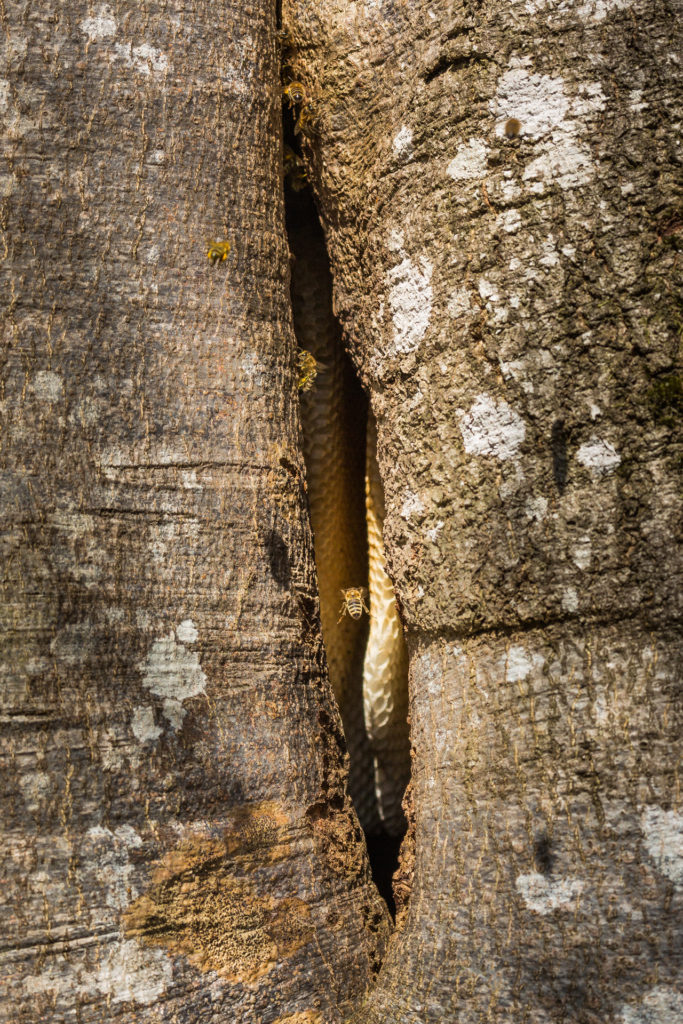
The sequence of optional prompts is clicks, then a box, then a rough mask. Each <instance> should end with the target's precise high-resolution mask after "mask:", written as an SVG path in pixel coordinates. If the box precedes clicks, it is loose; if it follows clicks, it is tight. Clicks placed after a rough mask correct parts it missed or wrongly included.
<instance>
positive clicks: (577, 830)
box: [284, 0, 683, 1024]
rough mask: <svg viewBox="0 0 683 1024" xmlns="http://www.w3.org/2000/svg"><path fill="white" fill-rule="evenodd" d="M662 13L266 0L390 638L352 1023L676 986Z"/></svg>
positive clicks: (676, 653) (493, 1013)
mask: <svg viewBox="0 0 683 1024" xmlns="http://www.w3.org/2000/svg"><path fill="white" fill-rule="evenodd" d="M680 13H681V11H680V5H677V4H666V3H665V4H661V3H653V2H635V3H630V2H629V0H605V2H597V0H596V2H588V3H583V2H579V0H577V2H575V3H574V2H569V3H562V4H557V3H551V2H545V0H535V2H531V3H524V2H521V0H520V2H513V3H509V2H507V0H506V2H502V0H487V2H483V3H478V4H470V3H464V2H463V3H454V2H449V0H434V2H432V3H429V4H422V3H416V2H410V0H407V2H403V3H396V2H390V0H376V2H370V0H367V2H360V0H359V2H357V3H352V4H348V3H342V2H340V0H316V2H315V3H314V2H312V0H288V2H287V3H286V4H285V8H284V15H285V24H286V26H287V28H288V30H289V33H290V45H291V55H290V60H291V63H292V74H293V75H294V76H295V77H296V78H297V80H300V81H301V83H302V85H303V88H304V91H305V95H306V108H307V126H308V130H307V131H306V132H304V142H303V152H304V156H305V158H306V159H307V161H308V165H309V177H310V178H311V180H312V181H313V184H314V188H315V192H316V196H317V201H318V203H319V207H320V210H321V214H322V218H323V222H324V227H325V231H326V236H327V243H328V249H329V252H330V256H331V261H332V268H333V275H334V282H335V287H334V302H335V310H336V312H337V314H338V316H339V318H340V320H341V322H342V326H343V329H344V335H345V339H346V343H347V345H348V347H349V349H350V351H351V352H352V354H353V356H354V359H355V362H356V365H357V368H358V371H359V373H360V375H361V378H362V381H363V383H364V385H365V387H366V389H367V391H368V393H369V395H370V397H371V404H372V409H373V412H374V414H375V416H376V418H377V422H378V436H379V448H378V454H379V462H380V467H381V470H382V475H383V479H384V485H385V493H386V505H387V513H386V521H385V543H386V549H387V556H388V561H389V567H390V571H391V574H392V576H393V579H394V582H395V586H396V590H397V596H398V599H399V601H400V605H401V608H402V614H403V619H404V624H405V626H406V628H407V632H408V642H409V648H410V654H411V722H412V742H413V748H414V768H413V790H414V792H413V796H414V805H415V843H416V849H415V871H414V880H413V893H412V899H411V904H410V908H409V911H408V916H407V919H406V922H405V925H404V927H403V929H402V930H401V932H400V934H398V935H397V936H396V938H395V940H394V941H393V942H392V944H391V946H390V950H389V954H388V957H387V959H386V961H385V963H384V965H383V968H382V972H381V974H380V978H379V981H378V985H377V986H376V988H375V989H373V991H372V992H371V993H370V995H369V996H368V998H367V1000H366V1002H365V1003H364V1005H363V1007H362V1009H361V1010H360V1011H359V1012H358V1014H357V1016H355V1017H354V1021H358V1022H361V1021H362V1022H363V1024H379V1022H384V1021H387V1022H389V1021H391V1022H393V1024H396V1022H400V1024H408V1022H411V1024H417V1022H420V1024H427V1022H437V1021H438V1022H443V1021H451V1020H452V1021H456V1020H457V1021H459V1022H463V1024H464V1022H468V1024H469V1022H475V1021H484V1020H487V1021H506V1022H508V1021H512V1020H514V1021H519V1022H522V1021H533V1022H538V1024H547V1022H550V1021H559V1020H562V1021H576V1022H594V1021H595V1022H598V1021H600V1022H603V1021H614V1022H617V1021H619V1022H630V1021H638V1022H641V1021H642V1022H645V1021H657V1022H658V1024H674V1021H676V1020H678V1019H680V1016H681V1014H682V1013H683V997H682V996H681V994H680V991H679V990H678V989H677V988H676V984H677V982H676V979H677V976H679V975H680V967H681V952H680V950H681V944H680V941H679V942H678V945H677V944H676V935H677V928H679V927H680V905H681V884H683V873H682V872H683V867H682V863H681V855H680V849H681V833H682V832H683V820H682V819H681V815H680V809H679V799H680V796H679V777H678V770H677V764H678V760H677V744H678V743H679V741H680V722H679V707H680V704H679V698H680V691H679V679H680V667H681V658H680V640H679V637H680V607H681V604H680V596H681V585H680V584H681V571H680V561H679V560H678V558H677V555H676V551H675V548H674V544H673V541H674V538H675V537H676V535H677V532H678V531H679V528H680V522H681V506H680V434H678V435H677V434H676V433H675V427H676V426H677V425H678V423H679V422H680V408H681V379H680V375H679V374H680V365H679V362H678V360H679V358H680V353H679V347H678V346H679V336H680V328H681V306H680V294H681V262H680V256H679V255H678V249H679V245H680V232H681V227H682V221H681V193H680V148H679V146H680V142H679V136H678V131H677V128H676V123H677V121H676V118H677V117H679V116H680V105H679V101H680V78H681V72H680V59H679V57H678V54H679V53H680V49H681V47H680V24H681V22H680ZM677 15H678V17H677ZM677 175H678V177H677ZM405 861H406V863H409V862H410V858H409V856H408V855H406V858H405ZM403 882H404V883H405V878H404V879H403Z"/></svg>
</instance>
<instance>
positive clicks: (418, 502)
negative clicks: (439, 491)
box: [401, 491, 425, 519]
mask: <svg viewBox="0 0 683 1024" xmlns="http://www.w3.org/2000/svg"><path fill="white" fill-rule="evenodd" d="M424 510H425V506H424V502H423V501H422V499H421V498H420V496H419V495H418V494H414V493H413V491H406V494H405V497H404V499H403V505H402V506H401V518H402V519H410V518H411V516H419V515H421V514H422V513H423V512H424Z"/></svg>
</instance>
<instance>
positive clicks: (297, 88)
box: [282, 82, 308, 107]
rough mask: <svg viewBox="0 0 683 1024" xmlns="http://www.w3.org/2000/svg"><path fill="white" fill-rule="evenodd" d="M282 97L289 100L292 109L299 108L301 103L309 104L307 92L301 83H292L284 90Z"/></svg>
mask: <svg viewBox="0 0 683 1024" xmlns="http://www.w3.org/2000/svg"><path fill="white" fill-rule="evenodd" d="M282 95H283V97H284V98H285V99H286V100H287V102H288V103H289V106H290V107H297V106H298V105H299V104H300V103H307V102H308V98H307V96H306V90H305V89H304V87H303V85H302V84H301V82H290V83H289V85H286V86H285V87H284V89H283V90H282Z"/></svg>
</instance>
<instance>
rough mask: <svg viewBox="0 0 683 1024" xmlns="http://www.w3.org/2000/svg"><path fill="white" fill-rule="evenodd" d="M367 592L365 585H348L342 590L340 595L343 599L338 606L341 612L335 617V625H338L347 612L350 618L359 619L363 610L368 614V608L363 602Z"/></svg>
mask: <svg viewBox="0 0 683 1024" xmlns="http://www.w3.org/2000/svg"><path fill="white" fill-rule="evenodd" d="M367 593H368V592H367V589H366V588H365V587H348V588H347V589H346V590H342V592H341V595H342V597H343V598H344V601H343V603H342V606H341V608H340V612H341V614H340V616H339V618H338V619H337V625H339V623H340V622H341V620H342V619H343V618H344V616H345V615H346V613H347V612H348V614H349V615H350V616H351V618H352V619H359V618H360V617H361V615H362V614H363V612H364V611H365V612H367V613H368V615H369V614H370V609H369V608H368V607H367V605H366V604H365V598H366V597H367Z"/></svg>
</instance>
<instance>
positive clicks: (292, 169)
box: [283, 146, 308, 192]
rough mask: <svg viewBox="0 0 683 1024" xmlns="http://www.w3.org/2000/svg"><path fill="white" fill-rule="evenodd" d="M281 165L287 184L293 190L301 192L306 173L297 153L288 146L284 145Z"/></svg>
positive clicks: (306, 179)
mask: <svg viewBox="0 0 683 1024" xmlns="http://www.w3.org/2000/svg"><path fill="white" fill-rule="evenodd" d="M283 165H284V171H285V177H286V178H288V179H289V184H290V185H291V187H292V188H293V189H294V191H295V192H301V190H302V189H304V188H306V185H307V184H308V174H307V173H306V167H305V166H304V162H303V160H302V159H301V157H300V156H299V155H298V153H295V152H294V150H293V149H291V148H290V147H289V146H285V154H284V160H283Z"/></svg>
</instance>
